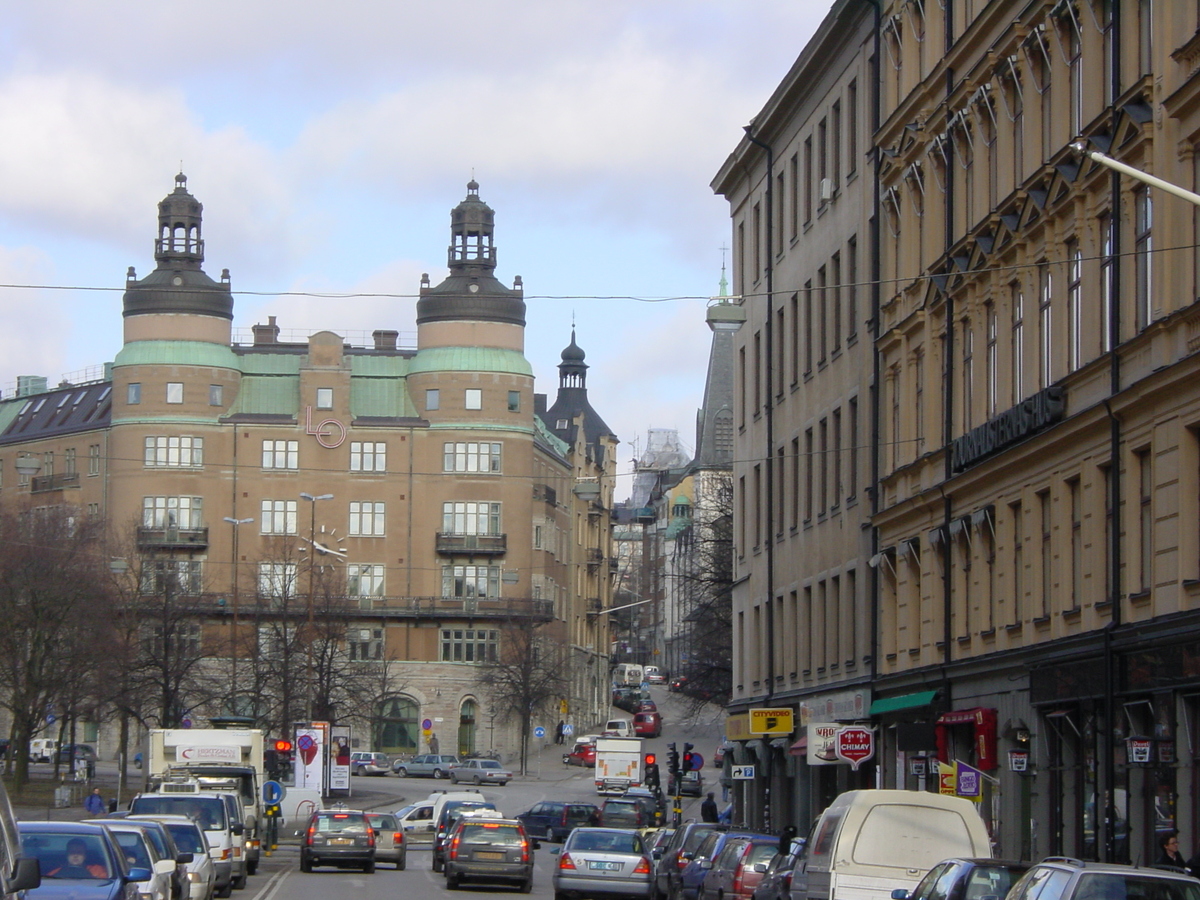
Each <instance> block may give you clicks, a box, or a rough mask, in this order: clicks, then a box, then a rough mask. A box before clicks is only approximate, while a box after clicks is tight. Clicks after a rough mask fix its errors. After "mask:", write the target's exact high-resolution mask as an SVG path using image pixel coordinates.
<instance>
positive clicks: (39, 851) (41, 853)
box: [21, 833, 113, 879]
mask: <svg viewBox="0 0 1200 900" xmlns="http://www.w3.org/2000/svg"><path fill="white" fill-rule="evenodd" d="M21 850H22V851H24V853H25V855H26V856H36V857H37V860H38V863H39V865H40V866H41V870H42V877H43V878H62V879H108V878H112V877H113V875H112V872H111V870H110V868H109V856H108V854H107V853H105V852H104V847H103V845H102V844H101V838H100V836H99V835H96V834H47V833H39V834H22V835H21Z"/></svg>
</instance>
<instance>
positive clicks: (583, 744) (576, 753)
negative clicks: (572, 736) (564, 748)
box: [563, 741, 596, 769]
mask: <svg viewBox="0 0 1200 900" xmlns="http://www.w3.org/2000/svg"><path fill="white" fill-rule="evenodd" d="M563 763H564V764H565V765H568V766H586V767H587V768H589V769H594V768H596V743H595V742H594V741H578V742H577V743H576V744H575V746H574V747H572V748H571V752H570V753H564V754H563Z"/></svg>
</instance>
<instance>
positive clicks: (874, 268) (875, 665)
mask: <svg viewBox="0 0 1200 900" xmlns="http://www.w3.org/2000/svg"><path fill="white" fill-rule="evenodd" d="M868 2H869V3H870V4H871V7H872V9H874V11H875V33H874V35H873V39H874V40H873V43H874V49H873V53H872V56H873V59H872V63H871V65H872V71H871V97H870V103H871V134H872V135H874V134H875V133H876V132H877V131H879V110H880V106H881V104H882V100H881V94H882V82H881V75H880V72H881V66H880V54H881V52H882V51H883V45H882V43H881V40H880V38H881V34H882V33H881V30H880V29H881V27H882V17H883V12H882V10H881V8H880V0H868ZM871 144H872V147H871V169H872V181H873V185H872V197H871V222H870V225H869V227H870V233H869V235H868V241H869V247H870V254H871V319H870V322H869V323H868V326H869V328H870V333H871V386H872V387H871V394H870V401H871V402H870V410H869V415H870V417H871V421H870V427H869V428H868V429H867V433H868V434H869V435H870V436H871V446H870V460H871V462H870V466H871V489H870V497H871V518H872V519H874V517H875V515H876V514H877V513H878V512H879V469H880V461H879V375H880V372H879V278H880V275H881V272H880V266H879V249H880V243H879V217H880V215H881V213H882V208H881V202H880V194H879V155H880V153H881V152H882V151H881V149H880V147H879V144H878V142H877V141H875V140H874V138H872V140H871ZM878 553H879V528H878V527H877V526H875V525H874V524H872V526H871V558H872V559H873V558H874V557H875V556H876V555H877V554H878ZM867 570H868V575H867V577H868V581H867V592H868V597H869V599H870V604H871V615H870V620H871V637H870V640H869V643H868V648H869V654H870V657H869V658H870V663H869V666H870V673H869V675H870V677H869V683H871V684H874V682H875V678H876V677H877V676H878V674H879V567H878V566H873V567H872V566H868V567H867Z"/></svg>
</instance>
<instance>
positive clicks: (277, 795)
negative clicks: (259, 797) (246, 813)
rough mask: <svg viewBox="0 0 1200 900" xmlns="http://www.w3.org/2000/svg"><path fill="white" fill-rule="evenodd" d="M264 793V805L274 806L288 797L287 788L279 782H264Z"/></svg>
mask: <svg viewBox="0 0 1200 900" xmlns="http://www.w3.org/2000/svg"><path fill="white" fill-rule="evenodd" d="M262 792H263V803H265V804H267V805H268V806H274V805H275V804H277V803H278V802H279V801H280V800H282V799H283V798H284V797H285V796H286V795H287V788H285V787H284V786H283V785H282V784H280V783H279V782H278V781H264V782H263V786H262Z"/></svg>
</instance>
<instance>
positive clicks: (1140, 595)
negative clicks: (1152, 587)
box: [1129, 590, 1150, 605]
mask: <svg viewBox="0 0 1200 900" xmlns="http://www.w3.org/2000/svg"><path fill="white" fill-rule="evenodd" d="M1129 602H1130V603H1135V604H1138V605H1141V604H1144V603H1149V602H1150V591H1148V590H1147V591H1138V592H1137V593H1136V594H1130V595H1129Z"/></svg>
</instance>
